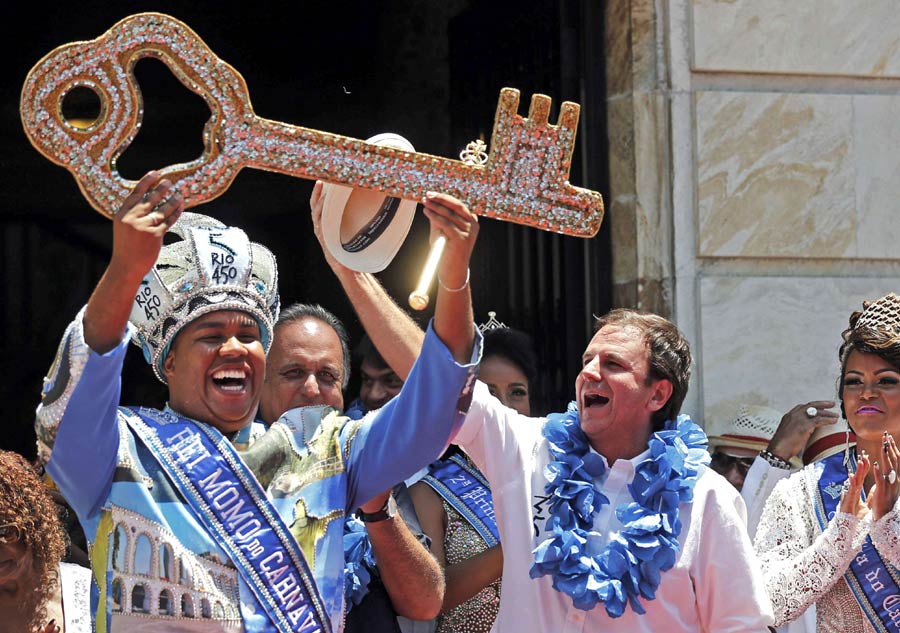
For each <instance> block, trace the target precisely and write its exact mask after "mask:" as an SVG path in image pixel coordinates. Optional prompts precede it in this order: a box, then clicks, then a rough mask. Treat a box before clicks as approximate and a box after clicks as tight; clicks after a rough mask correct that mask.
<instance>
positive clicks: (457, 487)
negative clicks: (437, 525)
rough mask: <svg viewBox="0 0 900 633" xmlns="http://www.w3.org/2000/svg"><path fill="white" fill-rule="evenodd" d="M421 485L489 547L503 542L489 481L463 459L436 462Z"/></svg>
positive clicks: (459, 457)
mask: <svg viewBox="0 0 900 633" xmlns="http://www.w3.org/2000/svg"><path fill="white" fill-rule="evenodd" d="M422 481H424V482H425V483H427V484H428V485H429V486H431V487H432V488H434V489H435V491H436V492H437V493H438V494H439V495H441V497H443V498H444V500H446V501H447V503H449V504H450V506H451V507H452V508H453V509H454V510H456V511H457V512H459V513H460V515H462V516H463V517H465V519H466V520H467V521H468V522H469V523H470V524H471V525H472V527H473V528H475V531H476V532H478V534H479V535H480V536H481V538H483V539H484V542H485V543H487V544H488V547H493V546H494V545H497V544H498V543H499V542H500V532H499V531H498V530H497V517H496V516H495V515H494V500H493V497H491V489H490V487H489V486H488V483H487V480H486V479H485V478H484V475H482V474H481V473H480V472H478V470H477V469H476V468H474V467H472V466H471V465H470V464H469V462H468V461H467V460H466V458H465V457H463V456H462V455H453V456H452V457H450V459H446V460H442V461H437V462H434V463H433V464H432V465H431V466H430V468H429V471H428V474H427V475H425V476H424V477H423V478H422Z"/></svg>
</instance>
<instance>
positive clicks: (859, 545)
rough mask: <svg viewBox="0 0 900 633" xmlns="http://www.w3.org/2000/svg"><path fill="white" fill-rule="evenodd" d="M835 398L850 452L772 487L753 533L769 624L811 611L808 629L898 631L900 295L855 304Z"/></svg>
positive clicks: (829, 459) (843, 345)
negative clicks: (851, 438)
mask: <svg viewBox="0 0 900 633" xmlns="http://www.w3.org/2000/svg"><path fill="white" fill-rule="evenodd" d="M840 362H841V377H840V384H839V394H838V395H839V398H840V400H841V408H842V412H843V414H844V417H845V418H846V419H847V421H848V422H849V423H850V427H851V428H852V429H853V431H854V432H855V433H856V438H857V448H856V451H851V450H850V449H849V445H848V448H847V450H846V451H844V452H841V453H837V454H835V455H831V456H830V457H827V458H825V459H823V460H821V461H818V462H815V463H812V464H810V465H808V466H806V467H805V468H804V469H803V470H802V471H800V472H798V473H796V474H794V475H792V476H791V477H790V478H789V479H786V480H784V481H782V482H780V483H779V484H778V486H777V487H776V488H775V490H774V492H773V493H772V495H771V496H770V497H769V499H768V502H767V504H766V507H765V510H764V511H763V516H762V519H761V521H760V524H759V528H758V531H757V534H756V540H755V548H756V551H757V553H758V554H759V556H760V559H761V561H762V565H763V572H764V575H765V582H766V588H767V590H768V592H769V596H770V598H771V599H772V604H773V607H774V610H775V620H776V625H781V624H784V623H786V622H790V621H792V620H794V619H796V618H797V617H799V616H800V614H802V613H803V611H804V610H806V608H807V607H808V606H810V605H811V604H815V605H816V620H817V622H816V630H817V631H820V632H831V631H835V632H837V631H840V632H841V633H855V632H867V631H887V630H889V629H894V628H896V627H897V626H898V624H900V575H898V572H897V566H898V565H900V512H898V509H897V498H898V494H900V480H898V474H897V471H898V470H900V451H898V448H897V442H898V441H900V297H898V296H897V295H895V294H893V293H892V294H889V295H887V296H885V297H882V298H881V299H878V300H877V301H874V302H865V303H864V304H863V310H862V311H857V312H854V313H853V314H852V315H851V316H850V327H849V328H848V329H847V330H846V331H844V333H843V344H842V345H841V348H840Z"/></svg>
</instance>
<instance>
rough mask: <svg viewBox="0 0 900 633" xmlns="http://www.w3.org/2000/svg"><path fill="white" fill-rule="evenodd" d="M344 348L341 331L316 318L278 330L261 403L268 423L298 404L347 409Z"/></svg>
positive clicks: (279, 327)
mask: <svg viewBox="0 0 900 633" xmlns="http://www.w3.org/2000/svg"><path fill="white" fill-rule="evenodd" d="M343 358H344V356H343V350H342V347H341V340H340V339H339V338H338V335H337V333H336V332H335V331H334V329H333V328H332V327H331V326H330V325H328V324H327V323H325V322H323V321H320V320H319V319H316V318H313V317H304V318H301V319H298V320H296V321H289V322H287V323H283V324H281V325H279V326H278V327H277V328H276V329H275V340H274V341H273V342H272V349H271V350H270V351H269V364H268V373H267V374H266V382H265V384H264V385H263V389H262V399H261V400H260V403H259V412H260V417H261V418H262V419H263V420H264V421H265V422H266V423H268V424H271V423H272V422H274V421H275V420H277V419H278V418H279V417H281V415H282V414H283V413H284V412H286V411H289V410H291V409H295V408H297V407H309V406H313V405H321V404H326V405H330V406H332V407H334V408H336V409H338V410H343V408H344V394H343V391H342V387H343V374H344V372H343V366H344V364H343V363H344V361H343Z"/></svg>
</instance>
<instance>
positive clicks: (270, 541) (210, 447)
mask: <svg viewBox="0 0 900 633" xmlns="http://www.w3.org/2000/svg"><path fill="white" fill-rule="evenodd" d="M126 411H130V412H131V413H132V414H133V415H126V416H125V419H126V420H127V422H128V425H129V426H130V427H131V428H132V429H133V430H134V431H135V434H136V435H137V436H138V437H139V438H140V439H141V441H142V442H143V443H144V445H145V446H146V447H147V448H148V449H149V450H150V452H151V453H152V454H153V455H154V457H156V459H157V461H158V462H159V464H160V465H161V466H162V469H163V471H164V472H165V473H166V475H167V476H168V478H169V480H170V481H171V482H172V484H173V485H174V486H175V487H176V488H177V490H178V491H179V492H180V493H181V495H182V497H183V498H184V499H186V500H187V504H188V506H189V507H190V508H191V510H193V512H194V514H196V516H197V517H198V518H199V519H200V522H201V523H202V524H203V525H204V527H206V529H207V530H208V532H209V534H210V535H211V536H212V537H213V538H214V539H215V541H216V542H217V543H218V544H219V545H220V546H221V547H222V549H223V550H225V552H226V553H227V554H228V556H229V558H230V559H231V561H232V562H233V563H234V565H235V567H236V568H237V570H238V573H239V574H240V575H241V578H242V579H243V580H244V581H245V582H246V584H247V586H248V587H249V588H250V589H251V590H252V591H253V593H254V594H255V596H256V598H257V600H258V601H259V603H260V604H261V605H262V607H263V609H265V611H266V614H267V615H268V617H269V619H270V621H271V623H272V625H273V626H274V627H275V630H277V631H279V633H288V632H290V633H330V631H331V622H330V620H329V619H328V616H327V614H326V611H325V609H324V607H323V604H322V598H321V597H320V596H319V591H318V588H317V587H316V583H315V580H314V578H313V575H312V573H311V572H310V569H309V566H308V565H307V562H306V559H305V558H304V556H303V552H302V551H301V550H300V547H299V546H298V545H297V543H296V541H295V540H294V539H293V537H292V536H291V534H290V532H289V531H288V528H287V526H285V524H284V522H283V521H282V520H281V518H280V517H279V516H278V514H277V513H276V512H275V510H274V508H272V506H271V505H270V504H269V502H268V500H267V499H266V496H265V493H264V492H263V490H262V488H261V487H260V485H259V483H258V482H257V481H256V478H255V477H254V476H253V474H252V473H251V472H250V470H249V469H248V468H247V467H246V466H245V465H244V463H243V462H242V461H241V459H240V458H239V457H238V455H237V453H236V452H235V450H234V448H233V447H232V446H231V444H230V443H229V442H228V440H226V439H225V438H224V437H223V436H222V434H221V433H219V432H218V431H217V430H216V429H214V428H212V427H210V426H208V425H205V424H196V423H194V422H192V421H191V420H187V419H184V418H181V417H179V416H178V415H176V414H175V413H173V412H172V411H171V410H167V411H157V410H155V409H146V408H140V409H136V410H134V409H126Z"/></svg>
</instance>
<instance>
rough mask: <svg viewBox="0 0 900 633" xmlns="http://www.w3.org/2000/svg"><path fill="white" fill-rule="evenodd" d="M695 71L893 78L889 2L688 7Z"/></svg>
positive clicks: (898, 54)
mask: <svg viewBox="0 0 900 633" xmlns="http://www.w3.org/2000/svg"><path fill="white" fill-rule="evenodd" d="M692 19H693V34H694V38H693V48H694V62H693V67H694V69H696V70H714V71H723V70H724V71H737V72H755V73H801V74H824V75H856V76H870V77H897V76H900V11H898V10H897V3H896V1H895V0H865V2H860V1H851V2H848V1H847V0H796V1H794V2H785V1H784V0H693V2H692Z"/></svg>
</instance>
